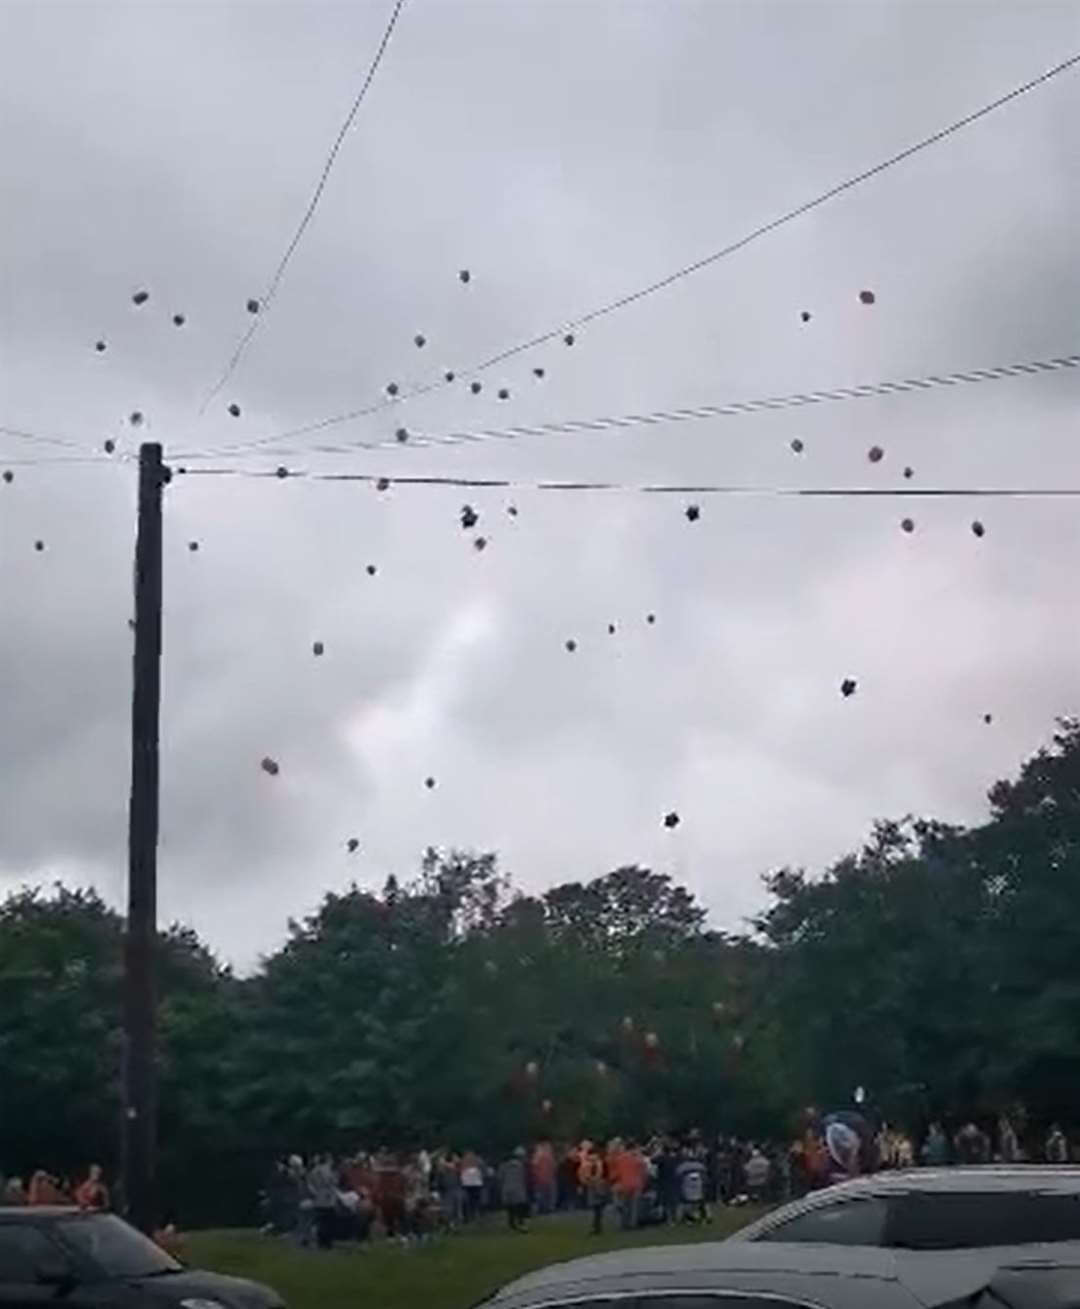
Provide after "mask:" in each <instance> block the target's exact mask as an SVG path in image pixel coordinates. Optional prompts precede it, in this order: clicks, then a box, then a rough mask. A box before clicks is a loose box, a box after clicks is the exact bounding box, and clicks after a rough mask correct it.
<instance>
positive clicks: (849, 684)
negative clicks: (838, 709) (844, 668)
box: [840, 677, 858, 700]
mask: <svg viewBox="0 0 1080 1309" xmlns="http://www.w3.org/2000/svg"><path fill="white" fill-rule="evenodd" d="M857 686H858V682H856V681H855V679H854V677H845V678H844V680H843V681H842V682H841V683H840V694H841V695H842V696H843V697H844V699H845V700H846V699H847V698H848V696H851V695H854V694H855V689H856V687H857Z"/></svg>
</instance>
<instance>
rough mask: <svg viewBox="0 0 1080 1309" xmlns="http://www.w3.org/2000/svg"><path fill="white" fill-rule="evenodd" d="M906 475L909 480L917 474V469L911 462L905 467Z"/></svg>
mask: <svg viewBox="0 0 1080 1309" xmlns="http://www.w3.org/2000/svg"><path fill="white" fill-rule="evenodd" d="M904 476H905V477H906V478H908V479H909V480H910V479H911V478H912V477H914V476H915V469H914V468H912V467H911V465H910V464H908V466H907V467H906V468H905V469H904Z"/></svg>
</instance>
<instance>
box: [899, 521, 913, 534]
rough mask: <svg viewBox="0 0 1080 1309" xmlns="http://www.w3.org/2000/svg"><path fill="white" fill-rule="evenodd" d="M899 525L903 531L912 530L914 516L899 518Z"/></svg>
mask: <svg viewBox="0 0 1080 1309" xmlns="http://www.w3.org/2000/svg"><path fill="white" fill-rule="evenodd" d="M900 526H901V527H902V528H903V529H904V531H905V532H914V530H915V520H914V518H902V519H901V520H900Z"/></svg>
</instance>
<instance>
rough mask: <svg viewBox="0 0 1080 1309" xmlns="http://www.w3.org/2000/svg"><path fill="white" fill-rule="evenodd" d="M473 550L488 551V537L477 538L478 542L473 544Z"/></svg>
mask: <svg viewBox="0 0 1080 1309" xmlns="http://www.w3.org/2000/svg"><path fill="white" fill-rule="evenodd" d="M473 549H474V550H486V549H487V537H486V536H478V537H477V538H476V540H475V541H474V542H473Z"/></svg>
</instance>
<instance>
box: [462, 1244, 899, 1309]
mask: <svg viewBox="0 0 1080 1309" xmlns="http://www.w3.org/2000/svg"><path fill="white" fill-rule="evenodd" d="M740 1273H751V1274H761V1273H765V1274H783V1273H790V1274H795V1275H798V1276H801V1277H803V1278H805V1279H806V1286H805V1292H806V1294H807V1295H808V1296H810V1295H811V1294H812V1290H811V1288H812V1286H813V1283H814V1281H815V1279H820V1278H823V1277H829V1278H833V1279H835V1278H837V1277H850V1278H860V1279H865V1278H869V1279H876V1280H878V1281H879V1282H882V1281H893V1282H895V1281H897V1272H896V1258H895V1254H894V1252H893V1251H891V1250H885V1249H880V1248H877V1247H874V1246H831V1247H830V1246H810V1245H801V1246H794V1245H781V1244H775V1245H774V1244H764V1243H763V1244H760V1245H755V1244H751V1243H749V1242H744V1243H739V1244H737V1243H735V1242H727V1241H708V1242H705V1241H702V1242H696V1243H694V1244H691V1245H662V1246H647V1247H645V1248H644V1249H637V1250H615V1251H612V1252H611V1253H610V1254H600V1255H590V1256H588V1257H586V1258H584V1259H572V1260H569V1261H568V1262H566V1263H559V1264H552V1265H550V1266H548V1267H547V1268H540V1269H537V1270H536V1271H535V1272H532V1273H527V1274H526V1275H525V1276H524V1277H520V1278H518V1279H517V1280H516V1281H514V1282H511V1283H510V1284H509V1285H508V1286H505V1287H503V1288H502V1290H500V1291H498V1292H497V1293H496V1295H495V1296H494V1297H493V1298H492V1299H491V1300H490V1301H489V1302H488V1303H490V1304H491V1305H492V1306H497V1305H499V1304H501V1303H502V1302H504V1301H509V1300H517V1299H523V1300H534V1299H539V1300H543V1299H546V1298H547V1297H548V1296H549V1295H558V1294H562V1293H568V1292H570V1291H571V1290H572V1291H573V1292H575V1293H587V1294H589V1295H600V1294H603V1293H605V1292H607V1291H625V1290H627V1289H630V1288H632V1289H634V1290H637V1291H645V1290H650V1289H670V1288H671V1287H672V1286H673V1285H675V1284H676V1282H677V1281H678V1280H682V1279H685V1280H686V1285H687V1286H688V1287H689V1286H696V1287H699V1288H703V1287H705V1286H707V1285H709V1284H711V1283H712V1275H714V1274H740ZM718 1289H719V1287H718Z"/></svg>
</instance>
